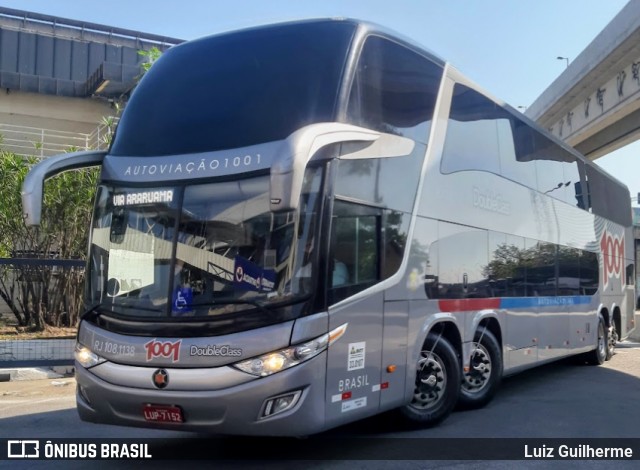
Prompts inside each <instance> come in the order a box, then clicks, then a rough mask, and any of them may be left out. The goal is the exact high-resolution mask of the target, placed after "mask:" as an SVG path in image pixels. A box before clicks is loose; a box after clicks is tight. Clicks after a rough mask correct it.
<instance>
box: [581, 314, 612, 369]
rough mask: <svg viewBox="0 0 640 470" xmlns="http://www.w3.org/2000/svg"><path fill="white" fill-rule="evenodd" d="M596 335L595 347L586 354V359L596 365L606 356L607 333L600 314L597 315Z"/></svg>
mask: <svg viewBox="0 0 640 470" xmlns="http://www.w3.org/2000/svg"><path fill="white" fill-rule="evenodd" d="M596 335H597V340H596V349H594V350H593V351H590V352H588V353H587V354H586V359H587V362H588V363H589V364H593V365H595V366H598V365H600V364H602V363H603V362H604V361H605V360H606V358H607V349H608V346H607V344H608V341H609V340H608V335H607V325H605V323H604V318H602V315H598V329H597V331H596Z"/></svg>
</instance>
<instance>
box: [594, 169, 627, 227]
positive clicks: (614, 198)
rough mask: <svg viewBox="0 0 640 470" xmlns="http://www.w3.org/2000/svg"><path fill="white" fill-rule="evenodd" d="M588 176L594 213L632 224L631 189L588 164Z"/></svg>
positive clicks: (616, 221)
mask: <svg viewBox="0 0 640 470" xmlns="http://www.w3.org/2000/svg"><path fill="white" fill-rule="evenodd" d="M587 178H588V181H589V190H590V193H589V195H590V201H591V204H592V206H593V213H594V214H597V215H599V216H602V217H604V218H606V219H610V220H612V221H613V222H615V223H617V224H620V225H624V226H625V227H628V226H629V225H631V207H630V205H631V199H630V195H629V190H628V189H627V188H626V187H623V186H620V184H619V183H617V182H615V181H614V180H612V179H611V178H609V177H608V176H607V175H606V174H605V173H603V172H601V171H598V169H597V168H594V167H592V166H587Z"/></svg>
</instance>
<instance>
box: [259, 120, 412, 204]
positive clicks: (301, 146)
mask: <svg viewBox="0 0 640 470" xmlns="http://www.w3.org/2000/svg"><path fill="white" fill-rule="evenodd" d="M339 143H340V144H342V143H345V144H346V143H349V144H351V146H352V147H353V150H352V151H350V152H349V153H348V154H346V155H342V156H340V158H341V159H359V158H383V157H400V156H405V155H408V154H409V153H411V151H413V148H414V146H415V143H414V142H413V141H412V140H411V139H408V138H406V137H401V136H397V135H392V134H382V133H380V132H377V131H374V130H371V129H365V128H363V127H358V126H353V125H351V124H343V123H339V122H328V123H320V124H311V125H309V126H306V127H303V128H302V129H299V130H297V131H296V132H294V133H293V134H291V135H290V136H289V137H288V138H287V139H286V140H285V142H284V148H283V149H282V150H281V151H280V152H279V153H278V155H277V156H276V158H275V159H274V162H273V164H272V166H271V178H270V189H269V191H270V195H269V196H270V201H271V210H272V211H273V212H283V211H290V210H294V209H297V207H298V202H299V199H300V192H301V190H302V181H303V179H304V172H305V169H306V168H307V164H308V163H309V162H310V161H313V160H316V159H323V158H331V157H330V155H331V154H330V153H326V152H320V151H319V150H321V149H323V148H325V147H327V146H329V145H332V144H339ZM353 144H355V145H353Z"/></svg>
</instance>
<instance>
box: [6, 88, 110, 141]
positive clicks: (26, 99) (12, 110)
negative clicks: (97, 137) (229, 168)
mask: <svg viewBox="0 0 640 470" xmlns="http://www.w3.org/2000/svg"><path fill="white" fill-rule="evenodd" d="M0 93H2V99H0V123H4V124H11V125H16V126H29V127H38V128H44V129H53V130H60V131H68V132H81V133H87V134H88V133H91V132H92V131H94V130H95V128H96V126H97V125H98V124H99V123H100V122H101V121H102V118H103V117H104V116H114V115H115V114H116V110H115V109H114V108H112V106H111V103H109V102H107V101H103V100H96V99H91V98H68V97H63V96H53V95H40V94H38V93H24V92H19V91H13V90H11V91H9V92H8V93H7V92H6V91H5V90H1V91H0Z"/></svg>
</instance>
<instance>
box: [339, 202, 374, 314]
mask: <svg viewBox="0 0 640 470" xmlns="http://www.w3.org/2000/svg"><path fill="white" fill-rule="evenodd" d="M380 223H381V214H380V210H378V209H375V208H371V207H368V206H363V205H360V204H353V203H349V202H344V201H335V203H334V207H333V217H332V222H331V249H330V260H329V268H330V272H331V277H330V279H331V283H330V288H329V301H330V303H335V302H338V301H339V300H342V299H344V298H347V297H349V296H351V295H353V294H355V293H357V292H360V291H361V290H364V289H366V288H367V287H370V286H372V285H373V284H375V283H376V282H377V281H378V280H380Z"/></svg>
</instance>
